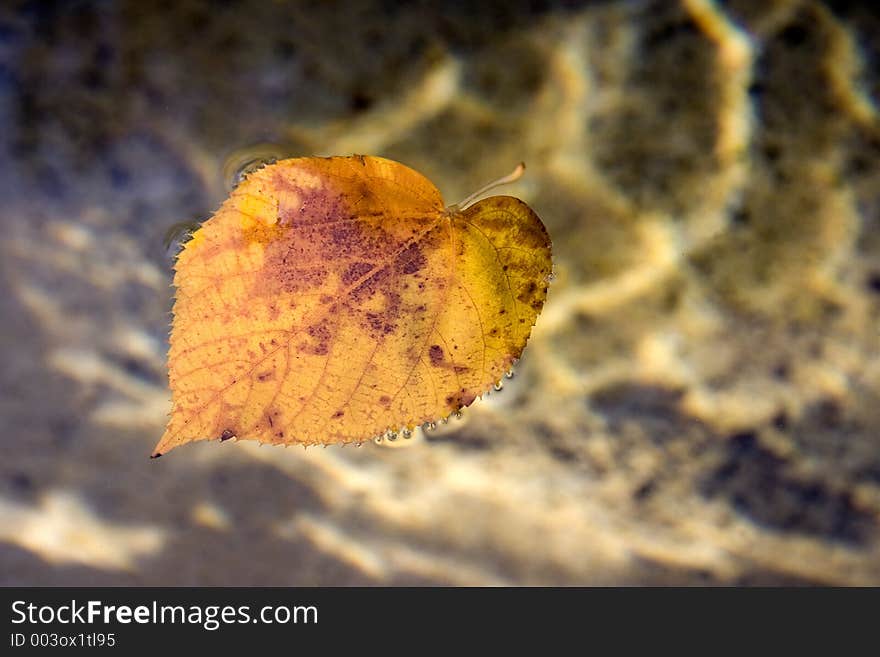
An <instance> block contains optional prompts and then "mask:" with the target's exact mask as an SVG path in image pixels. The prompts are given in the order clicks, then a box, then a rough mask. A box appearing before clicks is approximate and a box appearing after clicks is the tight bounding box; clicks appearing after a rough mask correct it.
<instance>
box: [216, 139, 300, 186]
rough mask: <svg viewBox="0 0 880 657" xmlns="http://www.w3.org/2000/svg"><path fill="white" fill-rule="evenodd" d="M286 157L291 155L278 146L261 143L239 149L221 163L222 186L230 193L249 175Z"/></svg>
mask: <svg viewBox="0 0 880 657" xmlns="http://www.w3.org/2000/svg"><path fill="white" fill-rule="evenodd" d="M286 157H291V155H290V153H289V151H287V150H285V148H284V147H283V146H281V145H280V144H269V143H262V144H254V145H252V146H246V147H244V148H239V149H238V150H236V151H233V152H232V153H230V154H229V155H228V156H227V158H226V161H225V162H223V186H224V188H225V189H226V191H227V192H231V191H232V190H233V189H235V188H236V187H238V185H239V183H241V181H242V180H244V179H245V178H246V177H247V175H248V174H249V173H253V172H254V171H256V170H258V169H261V168H262V167H264V166H266V165H267V164H273V163H275V162H277V161H278V160H283V159H284V158H286Z"/></svg>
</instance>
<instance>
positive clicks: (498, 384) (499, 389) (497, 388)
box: [492, 381, 504, 392]
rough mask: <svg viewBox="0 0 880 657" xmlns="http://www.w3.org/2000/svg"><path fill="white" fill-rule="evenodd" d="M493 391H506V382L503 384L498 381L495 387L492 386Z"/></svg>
mask: <svg viewBox="0 0 880 657" xmlns="http://www.w3.org/2000/svg"><path fill="white" fill-rule="evenodd" d="M492 389H493V390H494V391H495V392H501V391H502V390H504V382H503V381H498V382H497V383H495V385H494V386H492Z"/></svg>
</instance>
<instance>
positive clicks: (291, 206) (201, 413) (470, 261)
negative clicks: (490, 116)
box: [153, 156, 551, 456]
mask: <svg viewBox="0 0 880 657" xmlns="http://www.w3.org/2000/svg"><path fill="white" fill-rule="evenodd" d="M481 191H484V190H481ZM550 273H551V260H550V239H549V237H548V235H547V231H546V230H545V228H544V226H543V224H542V223H541V220H540V219H539V218H538V217H537V215H536V214H535V213H534V212H533V211H532V210H531V209H530V208H529V207H528V206H527V205H526V204H525V203H523V202H522V201H520V200H518V199H515V198H512V197H509V196H493V197H491V198H487V199H484V200H482V201H479V202H477V203H475V204H473V205H471V206H469V207H466V208H464V209H459V207H458V206H451V207H449V208H446V207H444V205H443V200H442V199H441V197H440V193H439V192H438V191H437V188H436V187H434V185H433V184H431V182H430V181H428V180H427V179H426V178H425V177H424V176H422V175H421V174H419V173H417V172H415V171H413V170H412V169H410V168H408V167H405V166H403V165H402V164H398V163H397V162H393V161H391V160H386V159H382V158H377V157H366V156H354V157H332V158H297V159H290V160H282V161H280V162H277V163H275V164H272V165H269V166H266V167H264V168H262V169H260V170H258V171H255V172H253V173H251V174H250V175H249V176H248V177H247V178H246V179H245V180H244V181H243V182H242V183H241V184H240V185H239V186H238V187H237V188H236V189H235V191H234V192H233V193H232V194H231V196H230V197H229V198H228V199H227V200H226V202H225V203H224V204H223V205H222V206H221V208H220V209H219V210H218V211H217V213H216V214H215V215H214V216H213V217H211V218H210V219H209V220H208V221H206V222H205V223H204V224H203V225H202V227H201V228H200V229H199V230H198V231H196V232H195V233H193V237H192V239H191V240H190V241H188V242H186V243H185V245H184V246H183V250H182V251H181V253H180V255H179V256H178V259H177V264H176V275H175V279H174V283H175V286H176V287H177V298H176V300H175V305H174V324H173V328H172V332H171V348H170V352H169V356H168V369H169V379H170V385H171V391H172V395H173V409H172V412H171V416H170V421H169V423H168V427H167V429H166V431H165V435H164V436H163V437H162V439H161V440H160V441H159V444H158V445H157V446H156V449H155V452H154V454H153V456H160V455H162V454H164V453H165V452H167V451H169V450H170V449H173V448H174V447H177V446H178V445H181V444H183V443H186V442H190V441H195V440H205V439H218V438H219V439H220V440H225V439H228V438H232V437H236V438H239V439H248V440H258V441H260V442H264V443H274V444H279V443H284V444H287V443H300V444H304V445H310V444H329V443H347V442H360V441H365V440H369V439H371V438H372V437H374V436H377V435H382V434H383V433H384V432H386V431H402V430H403V429H406V430H411V429H412V428H414V427H416V426H419V425H421V424H423V423H426V422H433V421H435V420H437V419H438V418H441V417H445V416H448V415H449V414H450V413H453V412H455V411H457V410H459V409H461V408H462V407H464V406H467V405H468V404H470V403H471V402H473V401H474V399H476V398H477V397H478V396H480V395H482V394H483V393H485V392H486V391H487V390H489V389H490V388H492V386H493V385H495V384H496V383H497V382H498V381H499V379H501V378H502V377H503V376H504V373H505V372H507V371H508V370H509V369H510V367H511V365H512V363H513V362H514V361H515V360H516V359H517V358H518V357H519V356H520V354H521V353H522V350H523V348H524V347H525V344H526V341H527V340H528V337H529V334H530V332H531V329H532V326H533V325H534V323H535V320H536V318H537V316H538V313H540V311H541V307H542V306H543V304H544V299H545V297H546V293H547V281H548V277H549V275H550Z"/></svg>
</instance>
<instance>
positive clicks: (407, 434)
mask: <svg viewBox="0 0 880 657" xmlns="http://www.w3.org/2000/svg"><path fill="white" fill-rule="evenodd" d="M400 435H401V436H403V439H404V440H409V439H410V438H412V431H410V430H409V429H404V430H403V431H401V432H400Z"/></svg>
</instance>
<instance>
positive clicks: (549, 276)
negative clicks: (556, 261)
mask: <svg viewBox="0 0 880 657" xmlns="http://www.w3.org/2000/svg"><path fill="white" fill-rule="evenodd" d="M556 276H557V274H556V265H553V267H552V268H551V269H550V273H549V274H547V282H548V283H552V282H553V281H555V280H556Z"/></svg>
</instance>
